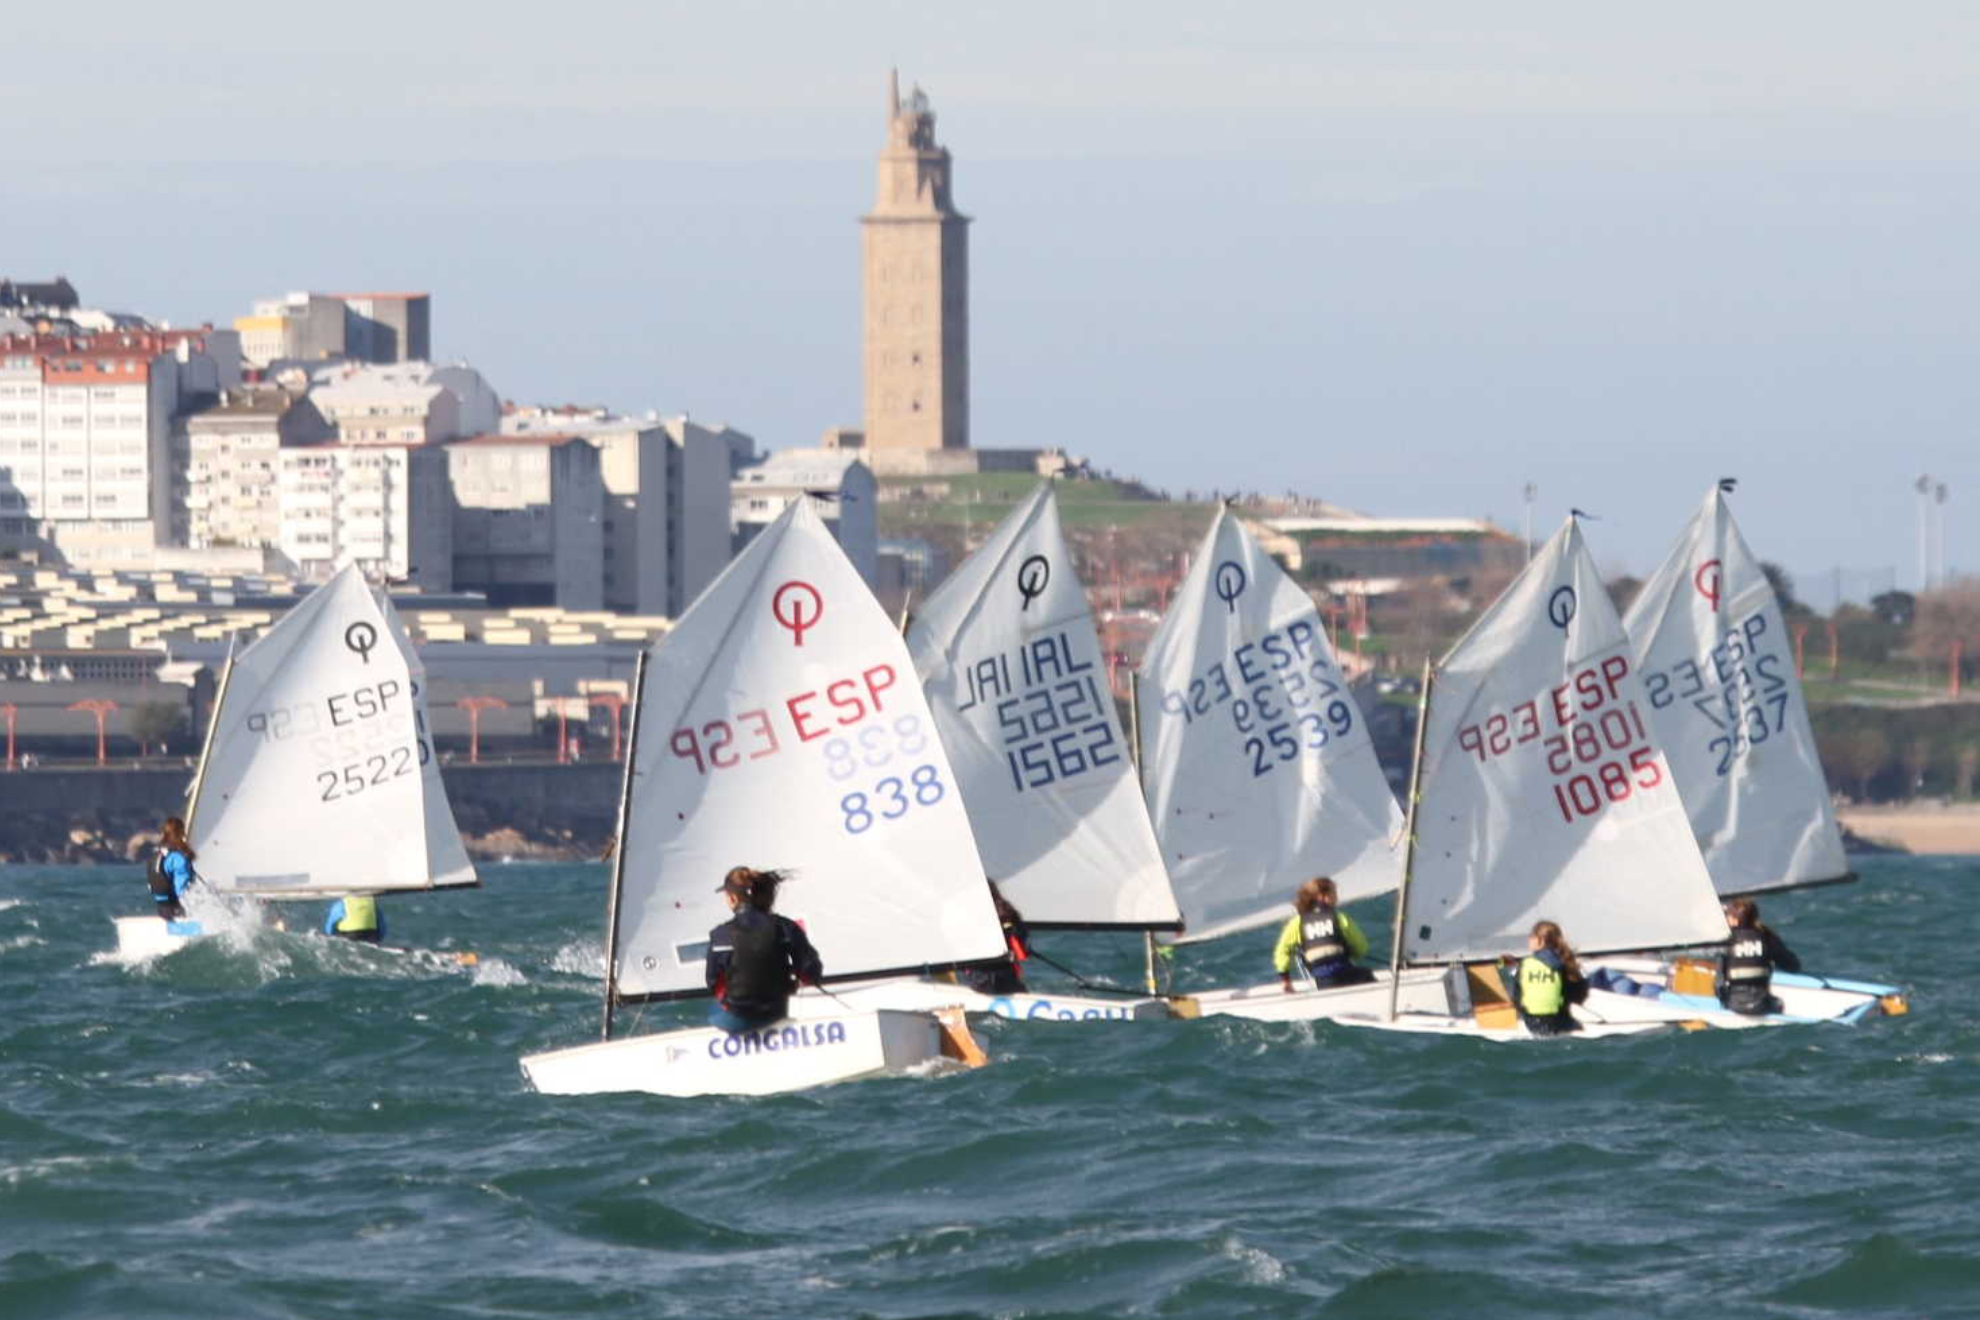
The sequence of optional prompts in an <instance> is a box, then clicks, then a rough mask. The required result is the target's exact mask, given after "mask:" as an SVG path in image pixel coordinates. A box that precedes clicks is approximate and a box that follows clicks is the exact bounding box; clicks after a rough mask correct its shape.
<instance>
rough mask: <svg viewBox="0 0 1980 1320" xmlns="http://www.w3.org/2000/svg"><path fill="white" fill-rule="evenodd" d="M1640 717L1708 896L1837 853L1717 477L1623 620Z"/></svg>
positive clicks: (1745, 888) (1796, 681)
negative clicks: (1694, 843)
mask: <svg viewBox="0 0 1980 1320" xmlns="http://www.w3.org/2000/svg"><path fill="white" fill-rule="evenodd" d="M1624 626H1625V627H1626V628H1627V629H1628V630H1629V636H1630V640H1631V642H1632V643H1633V645H1634V648H1635V655H1636V661H1637V665H1638V667H1639V668H1640V669H1641V670H1642V671H1643V678H1644V684H1645V689H1646V696H1647V698H1648V703H1649V704H1648V707H1647V710H1648V713H1649V717H1650V723H1651V725H1652V726H1653V727H1654V728H1655V730H1656V732H1657V736H1658V739H1659V740H1660V741H1661V743H1662V744H1663V748H1664V754H1665V755H1666V756H1667V757H1668V758H1669V759H1670V763H1671V774H1672V775H1673V776H1674V777H1675V778H1676V779H1677V786H1678V792H1679V793H1680V794H1682V795H1683V797H1684V805H1685V810H1686V812H1687V813H1688V814H1689V815H1690V817H1691V828H1692V831H1693V832H1694V833H1695V834H1696V835H1697V836H1698V846H1699V847H1700V848H1701V849H1702V850H1703V851H1704V854H1705V865H1706V868H1707V869H1708V870H1710V871H1711V873H1712V882H1713V884H1714V885H1716V886H1717V887H1718V891H1719V892H1720V893H1721V894H1751V893H1758V892H1762V891H1766V890H1772V889H1788V888H1792V887H1794V886H1796V885H1806V884H1820V883H1822V882H1824V881H1830V880H1839V879H1842V878H1844V877H1845V876H1846V875H1847V874H1848V871H1849V864H1848V862H1847V860H1846V859H1845V858H1844V855H1843V846H1842V834H1841V832H1840V831H1839V830H1838V829H1837V828H1836V817H1835V811H1834V809H1833V808H1832V807H1831V806H1830V803H1829V789H1828V781H1827V780H1826V778H1825V777H1824V776H1823V774H1822V762H1821V758H1820V756H1819V755H1818V754H1817V752H1816V747H1815V734H1814V730H1813V729H1812V728H1811V727H1810V725H1809V722H1808V706H1807V703H1806V702H1805V701H1804V700H1803V698H1802V693H1801V680H1800V678H1799V676H1798V675H1797V674H1796V672H1795V668H1796V666H1795V646H1794V639H1793V637H1791V636H1789V634H1788V630H1787V622H1786V620H1785V619H1783V618H1782V616H1781V607H1780V602H1779V601H1777V600H1776V599H1775V598H1774V589H1773V587H1772V586H1771V585H1770V584H1769V583H1768V581H1767V575H1766V574H1765V573H1764V572H1762V571H1761V568H1760V561H1759V560H1757V559H1755V558H1754V557H1753V552H1752V551H1751V550H1749V549H1748V548H1747V545H1746V540H1745V538H1744V537H1742V536H1741V535H1740V532H1739V527H1738V526H1737V525H1736V524H1735V523H1734V522H1733V516H1732V510H1731V509H1729V508H1728V507H1727V505H1726V500H1725V497H1724V496H1723V495H1722V494H1721V493H1720V491H1719V490H1718V488H1717V487H1714V488H1713V489H1712V490H1710V491H1708V492H1707V493H1706V496H1705V502H1704V504H1703V505H1701V506H1700V508H1699V510H1698V512H1697V513H1696V514H1695V515H1693V517H1692V519H1691V522H1690V524H1689V525H1688V526H1686V528H1685V530H1684V534H1683V535H1682V536H1680V537H1679V538H1678V543H1677V545H1676V547H1675V548H1674V549H1673V550H1672V551H1671V554H1670V557H1669V558H1668V559H1666V560H1665V561H1664V564H1663V567H1661V568H1659V569H1658V570H1657V573H1656V576H1654V577H1652V578H1651V579H1650V581H1649V582H1647V583H1645V584H1644V587H1643V590H1642V592H1641V593H1640V594H1639V595H1638V596H1637V598H1636V601H1635V603H1634V604H1633V605H1632V606H1631V607H1630V611H1629V615H1628V617H1627V619H1625V621H1624Z"/></svg>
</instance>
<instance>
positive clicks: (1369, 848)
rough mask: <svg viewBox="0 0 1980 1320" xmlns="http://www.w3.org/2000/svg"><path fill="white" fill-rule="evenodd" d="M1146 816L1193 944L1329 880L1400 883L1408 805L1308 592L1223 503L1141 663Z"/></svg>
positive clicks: (1269, 914)
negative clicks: (1309, 883) (1314, 879)
mask: <svg viewBox="0 0 1980 1320" xmlns="http://www.w3.org/2000/svg"><path fill="white" fill-rule="evenodd" d="M1140 715H1141V729H1142V748H1143V768H1144V778H1145V781H1146V792H1147V797H1148V806H1149V815H1150V816H1151V818H1152V819H1153V821H1154V825H1155V835H1156V838H1157V839H1159V840H1160V841H1161V845H1162V855H1163V859H1164V861H1166V862H1167V863H1168V868H1169V877H1170V880H1171V881H1172V883H1173V884H1174V885H1175V891H1176V898H1177V900H1178V901H1179V902H1180V903H1181V905H1182V910H1183V918H1184V920H1185V921H1186V922H1187V923H1188V932H1189V938H1190V939H1192V940H1202V939H1210V938H1213V937H1215V936H1218V935H1223V934H1227V933H1229V932H1231V931H1237V930H1244V929H1247V928H1249V927H1252V926H1259V925H1263V924H1265V923H1266V922H1270V921H1276V920H1280V919H1282V918H1283V917H1284V916H1285V915H1286V913H1287V911H1288V908H1287V904H1288V903H1289V902H1290V901H1291V898H1292V893H1293V890H1294V889H1295V888H1296V887H1297V886H1298V885H1299V883H1300V882H1301V881H1303V880H1305V879H1307V878H1308V877H1310V876H1315V875H1330V876H1332V877H1333V878H1334V881H1335V883H1336V884H1337V885H1338V886H1339V888H1340V893H1341V898H1342V899H1343V901H1346V900H1352V899H1357V898H1366V897H1368V896H1369V895H1371V894H1379V893H1384V892H1386V891H1388V890H1390V889H1393V888H1395V886H1396V881H1397V878H1398V875H1399V872H1400V867H1401V849H1400V846H1399V845H1400V842H1401V835H1402V812H1401V810H1400V809H1399V808H1398V807H1397V805H1396V798H1395V794H1394V793H1393V792H1391V791H1390V789H1389V786H1388V783H1387V782H1386V781H1385V780H1384V779H1383V778H1382V771H1381V767H1380V766H1379V765H1377V764H1376V761H1375V749H1374V744H1373V743H1372V742H1371V741H1370V740H1369V735H1368V727H1367V721H1366V720H1365V719H1364V718H1363V715H1362V712H1361V710H1360V709H1359V707H1358V706H1357V705H1356V703H1355V700H1354V697H1353V695H1352V694H1351V693H1350V692H1349V691H1348V688H1347V684H1346V681H1345V680H1344V679H1343V678H1342V676H1341V672H1340V669H1339V667H1338V666H1337V665H1336V664H1335V663H1334V654H1333V650H1332V648H1330V647H1329V646H1328V645H1327V634H1326V630H1325V629H1323V628H1322V627H1321V626H1320V616H1319V615H1318V613H1316V612H1315V610H1314V608H1313V602H1312V600H1311V599H1309V598H1308V596H1307V594H1306V593H1305V592H1304V591H1302V590H1301V589H1300V588H1299V586H1298V584H1296V583H1294V582H1293V581H1292V579H1290V578H1288V577H1287V576H1286V575H1285V573H1284V572H1282V571H1281V570H1280V568H1279V566H1278V565H1277V564H1276V563H1274V562H1273V561H1272V559H1271V557H1270V556H1269V555H1267V554H1266V553H1265V552H1264V551H1263V550H1261V549H1260V548H1259V547H1258V543H1257V542H1256V541H1254V540H1253V539H1252V538H1251V536H1250V535H1249V534H1248V533H1247V532H1246V531H1245V530H1244V528H1243V526H1242V525H1241V524H1240V523H1239V522H1238V520H1237V519H1236V518H1235V517H1233V516H1231V514H1230V513H1229V512H1228V511H1224V510H1220V511H1219V512H1218V514H1217V519H1216V521H1215V523H1213V524H1212V525H1211V528H1210V532H1209V535H1208V536H1206V537H1205V538H1204V540H1203V545H1202V546H1201V547H1200V548H1199V549H1198V551H1197V555H1196V562H1195V563H1194V564H1192V565H1191V566H1190V571H1189V576H1188V577H1187V578H1186V579H1184V581H1183V584H1182V587H1181V589H1180V591H1179V592H1178V593H1177V596H1176V601H1175V604H1174V605H1173V606H1171V607H1170V609H1169V613H1168V616H1167V617H1166V618H1164V619H1163V620H1162V626H1161V628H1160V629H1159V630H1157V632H1156V634H1155V636H1154V638H1153V639H1152V640H1151V641H1150V642H1149V644H1148V650H1147V653H1146V654H1145V655H1144V656H1143V658H1142V663H1141V693H1140Z"/></svg>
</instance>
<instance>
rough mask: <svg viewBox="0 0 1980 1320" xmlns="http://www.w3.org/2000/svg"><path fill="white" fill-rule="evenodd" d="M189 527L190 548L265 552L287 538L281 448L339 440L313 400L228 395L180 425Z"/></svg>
mask: <svg viewBox="0 0 1980 1320" xmlns="http://www.w3.org/2000/svg"><path fill="white" fill-rule="evenodd" d="M181 428H182V430H183V431H184V433H185V441H184V443H185V446H186V483H185V494H184V506H185V525H184V527H183V529H181V533H180V536H181V539H183V541H184V543H185V544H186V545H187V546H188V547H189V548H191V549H194V550H211V549H220V548H225V547H239V548H245V549H264V548H269V547H274V546H278V545H279V544H280V543H281V539H282V501H281V490H282V483H281V471H282V455H281V450H282V447H283V446H284V445H290V446H295V445H314V444H318V443H321V442H323V441H326V440H329V439H332V438H334V432H333V431H332V430H331V427H330V424H329V423H328V422H326V421H325V420H324V419H323V414H321V413H319V412H318V411H317V410H316V407H315V405H314V404H312V403H310V402H309V400H307V399H303V398H298V397H297V396H295V395H293V394H291V393H289V392H288V391H287V390H281V389H275V388H270V387H263V388H259V389H255V388H243V389H235V390H226V391H224V392H222V394H221V396H220V398H219V399H217V400H215V401H214V402H212V403H210V404H208V405H207V406H206V407H204V408H201V409H199V410H198V411H195V412H191V413H188V414H186V416H185V417H184V418H183V419H182V420H181Z"/></svg>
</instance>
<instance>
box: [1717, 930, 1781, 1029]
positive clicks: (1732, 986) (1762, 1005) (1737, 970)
mask: <svg viewBox="0 0 1980 1320" xmlns="http://www.w3.org/2000/svg"><path fill="white" fill-rule="evenodd" d="M1725 977H1726V985H1725V1004H1726V1007H1727V1008H1730V1009H1732V1010H1733V1011H1734V1012H1736V1013H1765V1012H1766V1011H1767V1009H1768V1007H1769V1000H1770V999H1771V998H1772V995H1771V990H1772V986H1773V981H1774V961H1773V959H1771V958H1769V957H1768V956H1767V937H1766V934H1765V933H1764V932H1762V931H1759V930H1756V929H1754V928H1753V927H1752V926H1735V927H1734V928H1733V930H1732V933H1731V934H1730V935H1729V936H1728V937H1727V938H1726V958H1725Z"/></svg>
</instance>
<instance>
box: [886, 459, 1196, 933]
mask: <svg viewBox="0 0 1980 1320" xmlns="http://www.w3.org/2000/svg"><path fill="white" fill-rule="evenodd" d="M908 649H909V651H911V652H912V653H913V655H914V661H915V667H916V670H917V671H918V672H919V674H920V677H921V682H922V685H923V688H924V690H925V691H926V692H927V695H928V704H929V706H930V707H931V708H932V709H933V711H934V713H935V722H936V727H937V728H938V729H939V730H940V732H941V735H942V743H943V746H944V748H945V749H946V750H947V752H948V754H949V759H950V762H951V764H953V765H954V766H955V770H956V775H957V778H958V780H959V782H960V783H961V785H962V790H963V802H964V805H965V806H967V807H968V809H969V819H970V824H971V825H972V826H974V827H975V831H976V841H977V847H978V849H979V850H980V851H981V853H982V854H983V863H984V865H985V866H986V867H987V868H988V869H989V872H990V874H991V875H992V876H993V877H995V878H996V881H997V885H998V888H999V889H1000V890H1002V892H1003V894H1004V896H1005V897H1006V898H1008V899H1010V900H1011V902H1012V903H1013V904H1015V905H1016V907H1017V908H1018V910H1019V911H1020V912H1022V913H1023V914H1024V917H1025V920H1026V921H1027V922H1029V923H1030V924H1031V925H1032V926H1034V927H1055V926H1056V927H1085V928H1128V929H1143V930H1146V929H1174V928H1175V926H1176V924H1177V922H1178V921H1179V920H1180V913H1179V912H1178V910H1177V908H1176V899H1175V895H1174V894H1173V893H1171V892H1170V889H1169V877H1168V873H1167V872H1166V871H1164V870H1163V868H1162V858H1161V854H1160V850H1159V849H1158V847H1157V845H1156V842H1155V834H1154V831H1153V830H1151V829H1150V828H1149V825H1148V811H1147V808H1146V807H1145V806H1143V805H1142V800H1141V788H1140V786H1139V784H1138V783H1137V782H1136V778H1135V770H1134V759H1133V755H1132V753H1131V751H1130V750H1129V747H1128V741H1127V738H1126V737H1125V736H1124V735H1123V733H1122V731H1121V727H1120V721H1119V718H1118V717H1117V716H1116V715H1115V713H1114V699H1113V693H1112V692H1111V690H1110V689H1109V686H1108V681H1107V664H1106V660H1105V658H1104V657H1103V656H1102V655H1101V653H1100V640H1099V638H1098V637H1097V636H1095V635H1094V631H1093V610H1092V607H1091V605H1090V604H1089V603H1088V602H1087V598H1086V589H1085V588H1084V587H1083V586H1082V585H1081V584H1080V581H1079V576H1078V574H1077V572H1076V571H1075V569H1074V566H1073V561H1072V553H1071V551H1070V550H1069V549H1068V548H1067V546H1066V541H1065V537H1064V535H1063V534H1062V533H1061V531H1060V527H1059V506H1058V502H1057V500H1055V499H1054V498H1053V494H1052V487H1051V484H1050V483H1049V482H1041V483H1040V484H1039V486H1038V489H1037V490H1035V491H1034V492H1033V493H1032V494H1031V496H1030V497H1029V498H1028V499H1026V500H1025V501H1024V502H1023V503H1022V504H1020V505H1018V507H1017V508H1016V509H1014V510H1012V512H1011V514H1010V516H1008V517H1007V518H1005V519H1004V521H1003V523H1002V524H1001V525H999V526H998V528H997V530H996V531H995V532H994V533H992V534H991V537H990V539H989V540H988V541H987V542H985V543H984V544H983V545H982V546H981V547H980V548H979V549H978V550H977V551H976V552H975V553H974V554H972V555H970V557H969V558H968V559H966V560H964V561H963V563H962V564H961V566H960V567H958V568H957V569H956V571H955V572H954V573H952V574H950V576H949V577H948V579H947V580H946V581H944V582H943V583H942V585H941V587H940V588H938V589H937V590H936V591H935V593H934V594H933V595H931V596H930V597H929V598H928V600H927V603H926V604H924V605H923V606H922V608H921V610H920V612H919V614H918V615H917V616H916V618H915V622H914V626H913V627H912V628H911V629H909V631H908Z"/></svg>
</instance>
